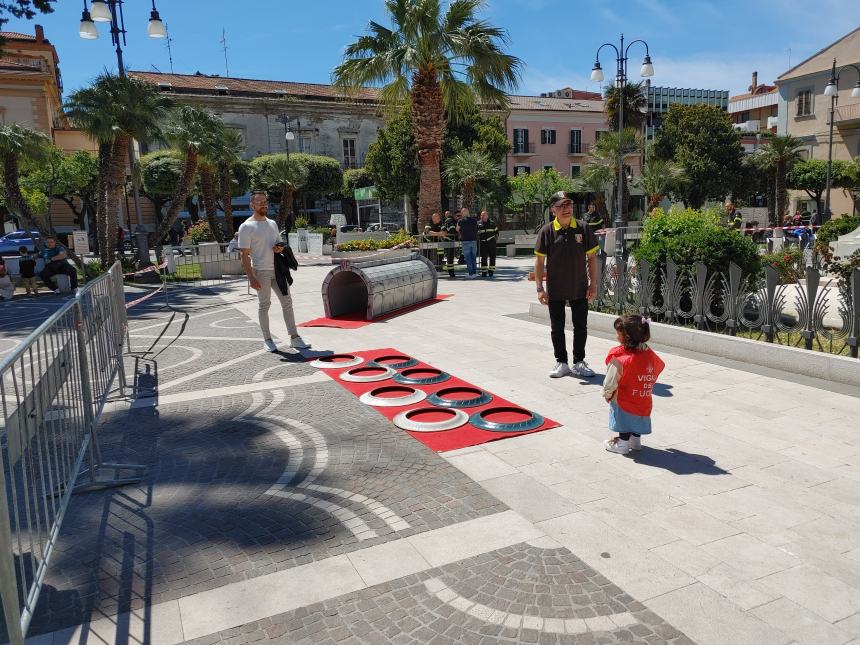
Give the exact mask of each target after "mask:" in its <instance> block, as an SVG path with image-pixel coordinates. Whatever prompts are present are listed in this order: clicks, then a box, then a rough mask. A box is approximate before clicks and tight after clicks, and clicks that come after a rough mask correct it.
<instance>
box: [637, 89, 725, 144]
mask: <svg viewBox="0 0 860 645" xmlns="http://www.w3.org/2000/svg"><path fill="white" fill-rule="evenodd" d="M643 91H644V92H645V96H646V97H647V100H648V103H647V117H646V120H645V128H644V129H645V139H646V141H649V142H650V141H653V140H654V137H655V136H656V134H657V132H658V131H659V130H660V128H662V127H663V116H664V115H665V114H666V112H668V111H669V108H670V107H671V106H673V105H675V104H676V103H678V104H681V105H714V106H716V107H718V108H720V109H721V110H724V111H726V110H728V108H729V93H728V91H727V90H704V89H692V88H682V87H660V86H652V85H651V84H650V83H648V82H647V81H646V82H645V84H644V86H643Z"/></svg>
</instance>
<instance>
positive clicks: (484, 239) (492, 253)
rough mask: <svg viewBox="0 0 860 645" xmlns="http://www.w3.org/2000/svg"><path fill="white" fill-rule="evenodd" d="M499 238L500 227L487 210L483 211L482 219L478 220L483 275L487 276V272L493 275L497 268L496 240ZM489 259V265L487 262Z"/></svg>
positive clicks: (483, 276)
mask: <svg viewBox="0 0 860 645" xmlns="http://www.w3.org/2000/svg"><path fill="white" fill-rule="evenodd" d="M497 239H499V227H498V226H496V223H495V222H494V221H493V220H491V219H490V214H489V213H488V212H487V211H481V219H480V220H479V221H478V250H479V251H480V252H481V277H482V278H486V277H487V273H489V275H490V277H491V278H492V277H493V272H494V271H495V270H496V240H497ZM487 260H489V265H488V263H487Z"/></svg>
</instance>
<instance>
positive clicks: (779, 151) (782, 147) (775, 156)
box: [763, 134, 803, 223]
mask: <svg viewBox="0 0 860 645" xmlns="http://www.w3.org/2000/svg"><path fill="white" fill-rule="evenodd" d="M802 145H803V142H802V141H801V140H800V139H797V138H795V137H793V136H791V135H790V134H789V135H785V136H779V135H777V136H774V137H770V138H769V139H768V142H767V145H766V146H764V147H763V151H764V152H763V154H764V159H765V160H766V162H767V164H769V165H770V167H771V168H772V169H773V170H774V191H775V193H776V213H775V217H774V219H775V220H776V221H777V222H781V221H782V218H783V217H785V214H786V213H787V212H788V189H787V188H786V185H785V183H786V177H787V176H788V171H789V169H790V168H791V166H792V164H794V162H795V161H797V160H799V159H800V158H801V157H800V148H801V146H802ZM768 198H769V199H768V202H769V201H770V195H768ZM774 223H775V222H774Z"/></svg>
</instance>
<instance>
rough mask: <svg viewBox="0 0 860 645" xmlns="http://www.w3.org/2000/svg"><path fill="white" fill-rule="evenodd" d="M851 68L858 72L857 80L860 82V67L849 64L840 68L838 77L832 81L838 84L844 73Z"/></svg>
mask: <svg viewBox="0 0 860 645" xmlns="http://www.w3.org/2000/svg"><path fill="white" fill-rule="evenodd" d="M849 67H853V68H854V71H855V72H857V79H858V80H860V67H857V65H854V64H853V63H847V64H845V65H843V66H842V67H840V68H839V69H838V70H836V76H835V77H833V78H831V79H830V80H832V81H835V82H836V83H838V82H839V77H840V76H841V75H842V72H844V71H845V70H846V69H848V68H849Z"/></svg>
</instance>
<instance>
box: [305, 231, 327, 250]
mask: <svg viewBox="0 0 860 645" xmlns="http://www.w3.org/2000/svg"><path fill="white" fill-rule="evenodd" d="M322 247H323V236H322V233H308V253H309V254H310V255H322V254H323V251H322Z"/></svg>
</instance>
